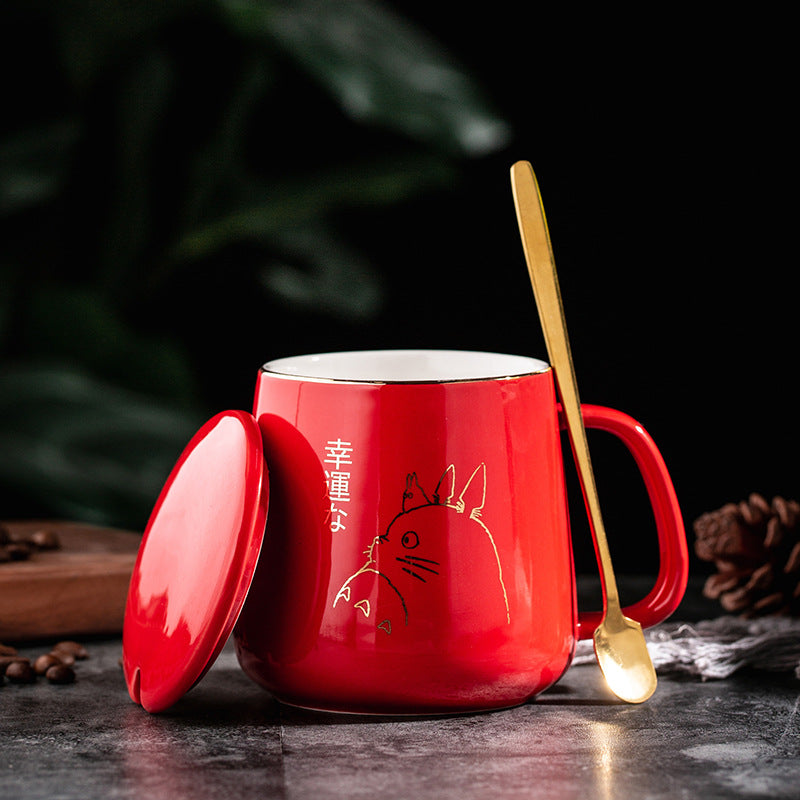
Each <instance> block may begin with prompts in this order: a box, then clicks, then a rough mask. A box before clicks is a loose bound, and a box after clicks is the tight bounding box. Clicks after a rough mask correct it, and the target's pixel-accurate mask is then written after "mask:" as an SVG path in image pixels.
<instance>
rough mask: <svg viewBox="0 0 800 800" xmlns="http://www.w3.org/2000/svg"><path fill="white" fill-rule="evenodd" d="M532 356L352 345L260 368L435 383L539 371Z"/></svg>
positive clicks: (541, 366)
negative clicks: (352, 348) (383, 348)
mask: <svg viewBox="0 0 800 800" xmlns="http://www.w3.org/2000/svg"><path fill="white" fill-rule="evenodd" d="M549 368H550V367H549V365H548V364H547V363H546V362H544V361H541V360H539V359H537V358H529V357H528V356H518V355H506V354H504V353H486V352H478V351H472V350H354V351H347V352H339V353H315V354H309V355H301V356H290V357H288V358H279V359H275V360H274V361H268V362H267V363H266V364H264V366H263V367H262V369H263V370H264V372H268V373H270V374H275V375H284V376H287V377H294V378H304V379H309V380H325V381H351V382H356V383H440V382H453V381H476V380H494V379H498V378H511V377H518V376H522V375H531V374H535V373H539V372H545V371H546V370H548V369H549Z"/></svg>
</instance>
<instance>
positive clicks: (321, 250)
mask: <svg viewBox="0 0 800 800" xmlns="http://www.w3.org/2000/svg"><path fill="white" fill-rule="evenodd" d="M284 245H285V247H284V252H285V253H286V254H287V255H288V256H289V257H290V258H291V261H288V262H287V261H275V262H272V263H270V264H268V265H266V266H264V268H263V269H262V271H261V274H260V276H259V277H260V279H261V282H262V285H263V286H264V287H266V289H267V290H268V292H269V294H270V295H271V296H274V297H277V298H279V299H282V300H284V301H285V302H286V303H287V304H290V305H292V306H295V307H297V308H301V309H302V308H306V309H323V310H324V311H325V312H326V313H327V314H330V315H331V316H332V317H338V318H340V319H346V320H348V321H351V322H352V321H353V320H356V321H358V320H364V319H370V318H372V317H374V316H376V315H377V313H378V311H379V310H380V308H381V304H382V301H383V291H382V286H381V284H380V282H379V281H378V280H377V279H376V277H375V274H374V272H373V270H372V269H371V267H370V265H369V264H368V263H367V262H366V261H365V260H364V258H363V257H362V256H361V255H360V254H359V253H358V252H356V251H354V250H353V249H352V248H349V247H347V246H345V245H344V244H343V243H342V241H341V240H340V239H339V238H338V237H336V236H333V235H331V233H330V231H328V230H327V229H326V228H324V227H320V226H315V225H312V226H308V227H306V228H304V229H302V230H297V229H296V230H293V231H292V233H291V236H287V237H286V241H285V242H284Z"/></svg>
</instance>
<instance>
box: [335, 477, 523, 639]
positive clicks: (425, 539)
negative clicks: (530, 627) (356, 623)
mask: <svg viewBox="0 0 800 800" xmlns="http://www.w3.org/2000/svg"><path fill="white" fill-rule="evenodd" d="M456 486H457V482H456V469H455V465H454V464H450V465H449V466H448V467H447V468H446V469H445V471H444V472H443V473H442V476H441V478H440V479H439V482H438V484H437V485H436V489H435V490H434V491H433V492H432V493H430V494H429V493H427V492H426V491H425V490H424V489H423V488H422V486H420V483H419V480H418V478H417V473H416V472H411V473H409V474H408V475H407V476H406V484H405V489H404V491H403V494H402V503H401V510H400V511H399V513H398V514H397V515H396V516H395V517H394V518H393V519H392V521H391V522H390V523H389V525H388V526H387V528H386V531H385V533H382V534H380V535H379V536H376V537H375V538H374V539H373V540H372V541H371V542H370V544H369V546H368V547H367V549H366V550H365V551H364V555H365V556H366V560H365V562H364V563H363V564H362V566H361V567H360V568H359V569H358V570H356V571H355V572H354V573H353V574H352V575H350V576H349V577H348V578H347V579H346V580H345V581H344V583H343V584H342V586H341V587H340V589H339V590H338V592H337V593H336V597H335V598H334V601H333V606H334V607H336V606H337V605H338V604H339V603H340V602H344V603H351V602H352V608H353V611H354V613H361V614H363V615H364V617H365V618H367V619H369V618H371V617H372V618H374V619H375V620H376V628H377V629H379V630H382V631H384V632H386V633H387V634H391V632H392V624H393V623H394V624H395V625H397V623H398V622H401V623H402V624H403V625H405V626H408V625H410V624H413V623H414V622H415V621H416V620H415V617H416V615H420V616H422V615H424V609H425V607H426V602H427V600H426V591H427V590H428V588H429V587H434V586H437V583H439V582H441V581H446V582H447V587H448V590H451V589H453V587H455V590H456V591H458V592H461V595H460V596H466V597H469V598H470V602H471V603H473V604H474V607H475V609H476V611H475V613H476V614H479V615H481V614H482V615H487V614H489V613H490V612H491V613H494V614H495V617H497V616H501V617H502V621H503V622H504V623H506V624H510V622H511V615H510V612H509V605H508V595H507V592H506V587H505V583H504V581H503V568H502V565H501V563H500V558H499V556H498V552H497V546H496V544H495V540H494V537H493V536H492V533H491V531H490V530H489V528H488V527H487V526H486V524H485V523H484V521H483V519H482V515H483V508H484V504H485V502H486V464H485V463H481V464H479V465H478V466H477V467H476V468H475V470H474V471H473V472H472V474H471V475H470V476H469V478H468V479H467V481H466V482H465V484H464V486H463V488H462V489H461V491H460V492H458V491H457V488H456ZM454 554H457V555H458V559H457V560H458V565H459V566H458V567H456V565H455V559H454ZM493 587H494V588H493ZM376 590H381V591H380V594H379V593H378V592H377V591H376ZM384 590H389V591H384ZM479 593H481V595H480V596H477V595H479ZM483 593H488V594H490V595H491V594H492V593H494V595H496V596H495V597H484V596H482V595H483ZM387 596H388V597H389V598H391V599H392V602H391V603H388V602H386V600H385V599H381V602H380V604H379V603H378V602H377V598H378V597H381V598H386V597H387ZM370 598H372V599H370ZM428 599H429V598H428ZM378 605H380V607H379V608H376V606H378ZM412 606H413V610H412Z"/></svg>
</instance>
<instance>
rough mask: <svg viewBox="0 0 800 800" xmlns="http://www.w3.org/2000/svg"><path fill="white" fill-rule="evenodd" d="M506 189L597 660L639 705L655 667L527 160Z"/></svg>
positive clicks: (622, 694)
mask: <svg viewBox="0 0 800 800" xmlns="http://www.w3.org/2000/svg"><path fill="white" fill-rule="evenodd" d="M511 188H512V191H513V194H514V206H515V207H516V211H517V221H518V222H519V230H520V236H521V237H522V247H523V250H524V251H525V259H526V261H527V262H528V273H529V275H530V279H531V285H532V286H533V293H534V296H535V297H536V305H537V307H538V309H539V319H540V320H541V324H542V329H543V331H544V338H545V343H546V346H547V352H548V355H549V357H550V363H551V365H552V367H553V373H554V375H555V380H556V387H557V389H558V394H559V396H560V398H561V405H562V407H563V409H564V416H565V417H566V420H567V432H568V434H569V438H570V443H571V444H572V451H573V453H574V455H575V462H576V465H577V469H578V477H579V479H580V483H581V488H582V489H583V496H584V500H585V502H586V508H587V510H588V512H589V521H590V523H591V526H592V533H593V534H594V539H595V549H596V551H597V557H598V561H599V565H600V577H601V579H602V581H603V589H604V592H603V595H604V597H605V608H604V614H603V618H602V620H601V622H600V624H599V625H598V626H597V629H596V630H595V632H594V651H595V654H596V656H597V663H598V664H599V665H600V669H601V670H602V672H603V675H604V676H605V679H606V682H607V683H608V686H609V688H610V689H611V691H612V692H614V694H615V695H617V697H619V698H620V699H622V700H625V701H627V702H628V703H642V702H644V701H645V700H647V698H648V697H650V696H651V695H652V694H653V692H654V691H655V689H656V682H657V680H656V671H655V669H654V668H653V662H652V660H651V659H650V654H649V653H648V652H647V644H646V642H645V639H644V634H643V633H642V626H641V625H640V624H639V623H638V622H636V620H632V619H630V618H628V617H626V616H625V615H624V614H623V613H622V608H621V606H620V600H619V592H618V590H617V581H616V578H615V577H614V568H613V567H612V565H611V553H610V552H609V549H608V542H607V540H606V533H605V528H604V527H603V520H602V517H601V515H600V503H599V501H598V497H597V487H596V486H595V482H594V473H593V472H592V463H591V460H590V458H589V447H588V443H587V441H586V428H585V427H584V425H583V416H582V415H581V407H580V400H579V399H578V383H577V380H576V378H575V368H574V366H573V363H572V353H571V352H570V346H569V338H568V336H567V325H566V320H565V318H564V308H563V305H562V302H561V291H560V289H559V286H558V277H557V275H556V265H555V259H554V258H553V248H552V245H551V243H550V234H549V232H548V230H547V220H546V219H545V214H544V206H543V205H542V198H541V194H540V193H539V186H538V184H537V182H536V176H535V175H534V174H533V169H532V167H531V165H530V164H529V163H528V162H527V161H518V162H517V163H516V164H514V165H513V166H512V167H511Z"/></svg>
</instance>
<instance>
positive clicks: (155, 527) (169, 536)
mask: <svg viewBox="0 0 800 800" xmlns="http://www.w3.org/2000/svg"><path fill="white" fill-rule="evenodd" d="M266 475H267V470H266V466H265V464H264V449H263V443H262V439H261V432H260V430H259V427H258V423H257V422H256V420H255V418H254V417H253V416H252V415H251V414H248V413H246V412H243V411H224V412H222V413H220V414H217V415H216V416H214V417H213V418H212V419H210V420H209V421H208V422H207V423H206V424H205V425H203V427H202V428H200V430H199V431H198V432H197V433H196V434H195V435H194V437H193V438H192V440H191V441H190V442H189V444H188V445H187V446H186V449H185V450H184V451H183V453H182V454H181V456H180V457H179V459H178V461H177V463H176V464H175V466H174V468H173V470H172V472H171V473H170V475H169V477H168V478H167V481H166V483H165V485H164V488H163V489H162V490H161V494H160V495H159V498H158V500H157V501H156V504H155V506H154V508H153V512H152V514H151V515H150V520H149V522H148V524H147V527H146V528H145V532H144V535H143V537H142V543H141V545H140V547H139V554H138V557H137V559H136V564H135V566H134V569H133V575H132V577H131V583H130V588H129V591H128V599H127V604H126V608H125V621H124V626H123V634H122V652H123V668H124V672H125V681H126V683H127V686H128V692H129V693H130V696H131V698H132V699H133V700H134V701H135V702H137V703H140V704H141V705H142V706H143V707H144V708H145V709H146V710H147V711H150V712H153V713H155V712H158V711H163V710H164V709H166V708H168V707H169V706H171V705H172V704H173V703H175V702H176V701H177V700H178V699H179V698H180V697H182V696H183V695H184V694H185V693H186V692H187V691H188V690H189V689H191V688H192V686H194V685H195V683H197V682H198V681H199V680H200V678H202V676H203V675H204V674H205V672H206V671H207V670H208V668H209V667H210V666H211V665H212V664H213V663H214V661H215V660H216V658H217V656H218V655H219V653H220V651H221V650H222V648H223V646H224V645H225V642H226V641H227V639H228V637H229V635H230V633H231V631H232V630H233V626H234V624H235V623H236V620H237V618H238V616H239V613H240V612H241V610H242V606H243V605H244V601H245V598H246V596H247V592H248V590H249V588H250V583H251V581H252V578H253V573H254V571H255V568H256V563H257V562H258V556H259V553H260V551H261V543H262V541H263V538H264V527H265V525H266V519H267V505H268V496H269V488H268V481H267V478H266Z"/></svg>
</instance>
